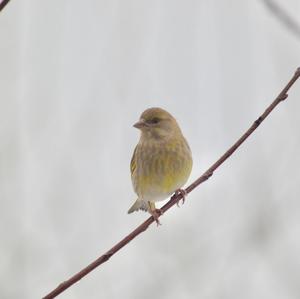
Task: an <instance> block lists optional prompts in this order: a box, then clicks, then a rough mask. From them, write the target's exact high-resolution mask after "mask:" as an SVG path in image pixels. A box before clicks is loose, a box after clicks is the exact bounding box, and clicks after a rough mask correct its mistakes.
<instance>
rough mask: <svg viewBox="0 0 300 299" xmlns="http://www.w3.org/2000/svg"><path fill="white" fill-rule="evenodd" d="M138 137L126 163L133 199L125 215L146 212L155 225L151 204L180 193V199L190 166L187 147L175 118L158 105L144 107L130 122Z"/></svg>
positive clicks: (184, 193) (156, 211)
mask: <svg viewBox="0 0 300 299" xmlns="http://www.w3.org/2000/svg"><path fill="white" fill-rule="evenodd" d="M133 126H134V127H135V128H137V129H139V130H140V139H139V142H138V144H137V145H136V147H135V149H134V153H133V156H132V159H131V162H130V171H131V180H132V185H133V189H134V191H135V193H136V194H137V197H138V198H137V200H136V201H135V202H134V204H133V205H132V206H131V207H130V209H129V210H128V214H130V213H132V212H134V211H138V210H143V211H146V212H149V213H150V214H151V215H152V216H153V219H154V220H155V221H156V223H157V225H159V224H160V222H159V220H158V218H159V217H160V216H161V215H162V211H161V210H160V209H156V207H155V203H156V202H158V201H162V200H164V199H166V198H168V197H169V196H170V195H172V194H173V193H174V192H175V194H178V193H180V194H181V195H182V201H183V202H184V200H185V196H186V192H185V190H183V189H181V187H182V186H183V185H184V184H185V183H186V182H187V180H188V178H189V176H190V173H191V170H192V165H193V160H192V153H191V149H190V147H189V145H188V142H187V141H186V139H185V137H184V136H183V134H182V132H181V129H180V127H179V125H178V123H177V121H176V119H175V118H174V117H173V116H172V115H171V114H170V113H169V112H168V111H166V110H164V109H162V108H158V107H153V108H148V109H147V110H145V111H144V112H143V113H142V114H141V116H140V118H139V120H138V122H136V123H135V124H134V125H133Z"/></svg>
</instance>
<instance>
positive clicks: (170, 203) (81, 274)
mask: <svg viewBox="0 0 300 299" xmlns="http://www.w3.org/2000/svg"><path fill="white" fill-rule="evenodd" d="M299 77H300V68H298V69H297V71H296V72H295V74H294V75H293V77H292V79H291V80H290V81H289V82H288V84H287V85H286V86H285V87H284V88H283V90H282V91H281V92H280V93H279V95H278V96H277V98H276V99H275V100H274V101H273V102H272V104H271V105H270V106H269V107H268V108H267V109H266V110H265V112H264V113H263V114H262V115H261V116H260V117H259V118H258V119H257V120H255V121H254V123H253V124H252V126H251V127H250V128H249V129H248V130H247V131H246V132H245V133H244V134H243V135H242V136H241V137H240V138H239V139H238V140H237V141H236V143H234V144H233V145H232V146H231V147H230V148H229V149H228V150H227V151H226V152H225V154H224V155H222V156H221V157H220V158H219V159H218V160H217V161H216V162H215V163H214V164H213V165H212V166H211V167H210V168H209V169H207V170H206V171H205V172H204V173H203V174H202V175H201V176H200V177H199V178H198V179H197V180H196V181H195V182H193V183H192V184H191V185H190V186H188V187H187V188H186V189H185V191H186V192H187V193H190V192H191V191H192V190H193V189H195V188H196V187H197V186H199V185H200V184H201V183H203V182H205V181H206V180H208V179H209V178H210V177H211V176H212V175H213V173H214V171H215V170H216V169H217V168H218V167H219V166H220V165H221V164H223V162H225V161H226V160H227V159H228V158H229V157H230V156H231V155H232V154H233V153H234V152H235V151H236V149H237V148H238V147H239V146H240V145H241V144H242V143H243V142H244V141H245V140H246V139H247V138H248V137H249V136H250V135H251V134H252V133H253V132H254V130H255V129H256V128H257V127H258V126H259V125H260V124H261V123H262V121H264V119H265V118H266V117H267V116H268V115H269V114H270V113H271V112H272V110H273V109H274V108H275V107H276V106H277V105H278V104H279V103H280V102H282V101H284V100H285V99H286V98H287V97H288V94H287V92H288V90H289V89H290V88H291V87H292V85H293V84H294V83H295V82H296V80H297V79H298V78H299ZM180 199H182V194H180V193H179V194H178V195H176V196H175V195H173V196H172V197H171V199H170V200H169V201H168V202H167V203H166V204H165V205H164V206H163V207H162V211H163V212H164V213H165V212H166V211H167V210H168V209H170V208H171V207H172V206H173V205H174V204H176V203H177V202H178V201H179V200H180ZM153 222H154V219H153V217H152V216H151V217H149V218H148V219H147V220H146V221H145V222H143V223H142V224H141V225H140V226H138V227H137V228H136V229H135V230H134V231H132V232H131V233H130V234H129V235H127V236H126V237H125V238H124V239H123V240H121V241H120V242H119V243H117V244H116V245H115V246H114V247H112V248H111V249H110V250H108V251H107V252H106V253H104V254H103V255H101V256H100V257H99V258H97V259H96V260H95V261H93V262H92V263H91V264H89V265H88V266H87V267H85V268H84V269H82V270H81V271H80V272H78V273H77V274H75V275H74V276H72V277H71V278H69V279H68V280H66V281H64V282H63V283H61V284H60V285H59V286H58V287H57V288H56V289H54V290H53V291H52V292H50V293H49V294H48V295H46V296H45V297H43V299H51V298H54V297H56V296H57V295H59V294H61V293H62V292H63V291H65V290H66V289H68V288H69V287H70V286H72V285H73V284H74V283H76V282H77V281H79V280H80V279H81V278H83V277H84V276H86V275H87V274H88V273H89V272H91V271H92V270H94V269H95V268H96V267H98V266H99V265H101V264H103V263H104V262H106V261H107V260H109V259H110V258H111V257H112V256H113V255H114V254H115V253H116V252H118V251H119V250H120V249H121V248H122V247H124V246H125V245H127V244H128V243H129V242H130V241H131V240H133V239H134V238H135V237H136V236H138V235H139V234H140V233H142V232H144V231H145V230H146V229H147V228H148V227H149V225H150V224H151V223H153Z"/></svg>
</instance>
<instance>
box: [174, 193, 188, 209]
mask: <svg viewBox="0 0 300 299" xmlns="http://www.w3.org/2000/svg"><path fill="white" fill-rule="evenodd" d="M179 194H181V196H182V205H183V204H184V202H185V199H186V196H187V192H186V191H185V190H184V189H177V190H176V191H175V196H178V195H179ZM179 202H180V199H179V200H178V201H177V202H176V205H177V207H179Z"/></svg>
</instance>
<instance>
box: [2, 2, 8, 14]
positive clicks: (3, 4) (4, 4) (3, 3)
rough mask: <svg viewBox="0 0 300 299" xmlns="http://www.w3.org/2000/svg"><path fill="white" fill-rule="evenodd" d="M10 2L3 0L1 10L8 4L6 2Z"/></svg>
mask: <svg viewBox="0 0 300 299" xmlns="http://www.w3.org/2000/svg"><path fill="white" fill-rule="evenodd" d="M8 2H9V0H3V1H2V2H0V12H1V11H2V9H3V8H4V7H5V6H6V4H8Z"/></svg>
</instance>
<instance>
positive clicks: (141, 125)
mask: <svg viewBox="0 0 300 299" xmlns="http://www.w3.org/2000/svg"><path fill="white" fill-rule="evenodd" d="M133 126H134V127H135V128H137V129H141V128H144V127H146V126H147V124H146V122H145V121H144V120H143V119H140V120H139V121H138V122H136V123H135V124H134V125H133Z"/></svg>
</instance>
